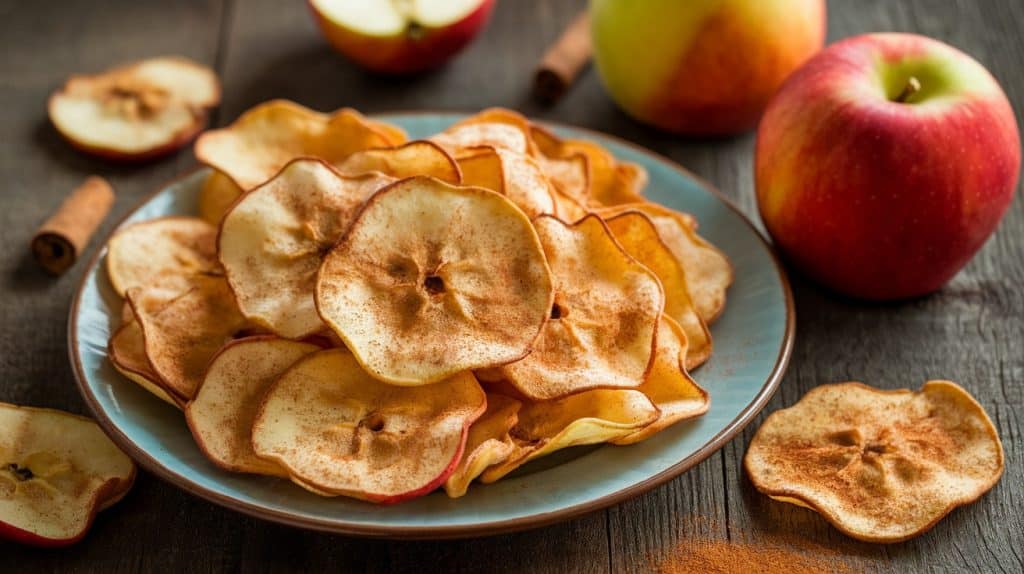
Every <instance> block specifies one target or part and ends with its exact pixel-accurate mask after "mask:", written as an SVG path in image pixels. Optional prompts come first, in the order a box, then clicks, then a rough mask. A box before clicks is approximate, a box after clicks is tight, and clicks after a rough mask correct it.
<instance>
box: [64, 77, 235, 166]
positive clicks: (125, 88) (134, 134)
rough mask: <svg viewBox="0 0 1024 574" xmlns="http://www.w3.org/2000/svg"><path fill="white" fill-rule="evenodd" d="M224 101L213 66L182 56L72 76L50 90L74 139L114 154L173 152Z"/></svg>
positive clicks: (133, 157)
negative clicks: (88, 74)
mask: <svg viewBox="0 0 1024 574" xmlns="http://www.w3.org/2000/svg"><path fill="white" fill-rule="evenodd" d="M219 102H220V84H219V83H218V81H217V76H216V74H214V72H213V70H211V69H209V68H207V67H206V66H202V65H200V64H197V63H196V62H193V61H191V60H188V59H185V58H181V57H163V58H153V59H150V60H143V61H141V62H136V63H133V64H128V65H125V66H120V67H117V68H113V69H111V70H107V71H106V72H103V73H100V74H97V75H93V76H72V77H71V78H70V79H68V81H67V83H66V84H64V87H63V88H61V89H60V90H59V91H57V92H55V93H54V94H53V95H52V96H50V101H49V105H48V107H49V114H50V120H51V121H52V122H53V125H54V126H55V127H56V128H57V131H58V132H60V134H61V135H62V136H63V137H64V139H66V140H67V141H68V142H69V143H70V144H71V145H73V146H75V147H76V148H78V149H80V150H82V151H85V152H89V153H92V154H95V155H99V156H103V157H106V158H109V159H119V160H129V161H132V160H144V159H150V158H154V157H157V156H160V155H164V154H167V153H170V152H172V151H174V150H176V149H178V148H180V147H182V146H183V145H185V144H186V143H188V142H189V141H190V140H191V139H192V138H193V137H195V136H196V134H198V133H199V132H200V131H202V130H203V128H204V127H206V119H207V110H209V109H210V108H212V107H214V106H216V105H217V104H218V103H219Z"/></svg>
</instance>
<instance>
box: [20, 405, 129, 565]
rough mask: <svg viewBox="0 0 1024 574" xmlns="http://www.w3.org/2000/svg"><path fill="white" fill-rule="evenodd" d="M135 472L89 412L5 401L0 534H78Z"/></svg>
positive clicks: (31, 539)
mask: <svg viewBox="0 0 1024 574" xmlns="http://www.w3.org/2000/svg"><path fill="white" fill-rule="evenodd" d="M134 480H135V464H134V463H133V462H132V460H131V459H130V458H128V457H127V456H126V455H125V454H124V453H123V452H121V451H120V450H118V448H117V447H116V446H114V443H112V442H110V439H108V438H107V436H106V435H105V434H103V431H102V430H100V428H99V427H98V426H97V425H96V423H95V422H93V421H92V420H90V419H87V418H85V417H80V416H77V415H73V414H71V413H66V412H62V411H57V410H52V409H38V408H32V407H19V406H15V405H11V404H7V403H0V538H4V539H8V540H14V541H16V542H22V543H26V544H34V545H37V546H65V545H68V544H72V543H74V542H77V541H78V540H80V539H81V538H82V537H83V536H85V533H86V531H87V530H88V529H89V526H90V525H91V524H92V520H93V518H94V517H95V515H96V512H98V511H100V510H103V509H105V508H107V507H109V506H111V505H113V504H114V503H116V502H117V501H119V500H120V499H121V498H122V497H124V495H125V494H126V493H127V492H128V489H130V488H131V486H132V483H133V482H134Z"/></svg>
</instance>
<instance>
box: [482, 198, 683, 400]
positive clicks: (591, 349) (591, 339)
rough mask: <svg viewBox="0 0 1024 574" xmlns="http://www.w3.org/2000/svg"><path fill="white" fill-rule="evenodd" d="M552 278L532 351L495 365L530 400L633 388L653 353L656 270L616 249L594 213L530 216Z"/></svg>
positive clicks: (658, 298) (658, 299) (659, 297)
mask: <svg viewBox="0 0 1024 574" xmlns="http://www.w3.org/2000/svg"><path fill="white" fill-rule="evenodd" d="M533 225H534V228H536V230H537V234H538V235H539V236H540V240H541V244H542V245H543V246H544V253H545V255H546V256H547V260H548V264H549V265H550V266H551V273H552V277H553V279H554V284H555V301H554V305H552V306H551V308H550V320H549V321H548V322H547V323H546V324H545V325H544V329H543V331H542V332H541V336H540V338H538V339H537V342H536V344H535V345H534V347H535V348H534V350H533V352H532V353H530V354H529V355H527V356H526V357H525V358H524V359H522V360H520V361H516V362H515V363H511V364H508V365H505V366H503V367H501V371H502V373H503V375H504V377H505V378H506V379H507V380H508V381H509V382H510V383H511V384H512V385H514V386H515V387H516V388H517V389H518V390H519V391H520V392H522V393H523V394H524V395H526V396H527V397H530V398H531V399H534V400H544V399H552V398H556V397H562V396H565V395H568V394H570V393H575V392H579V391H582V390H586V389H594V388H626V387H637V386H640V384H641V383H643V380H644V376H645V375H646V374H647V370H648V368H649V367H650V365H651V362H652V359H653V355H654V339H655V331H656V328H657V324H658V318H659V317H660V316H661V312H662V307H663V305H664V295H663V294H662V289H661V284H660V283H659V282H658V278H657V276H655V275H654V273H652V272H651V271H650V270H649V269H647V268H646V267H644V266H643V265H641V264H640V263H638V262H637V261H636V260H635V259H633V258H632V257H630V256H629V255H628V254H626V252H624V251H623V250H622V247H620V246H619V244H618V243H616V241H615V239H614V238H612V235H611V232H610V231H608V228H607V227H606V226H605V224H604V222H603V221H601V219H600V218H599V217H597V216H588V217H586V218H584V219H582V220H580V221H579V222H577V223H576V224H574V225H567V224H565V223H562V222H561V221H559V220H558V219H556V218H554V217H550V216H541V217H538V218H537V219H535V220H534V222H533Z"/></svg>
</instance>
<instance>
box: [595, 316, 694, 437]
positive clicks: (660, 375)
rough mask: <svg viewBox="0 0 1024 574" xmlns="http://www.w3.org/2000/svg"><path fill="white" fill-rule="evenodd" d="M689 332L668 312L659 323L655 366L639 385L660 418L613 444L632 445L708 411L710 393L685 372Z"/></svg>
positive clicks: (639, 388)
mask: <svg viewBox="0 0 1024 574" xmlns="http://www.w3.org/2000/svg"><path fill="white" fill-rule="evenodd" d="M686 357H687V355H686V334H685V333H683V330H682V328H681V327H680V326H679V325H678V324H677V323H676V322H675V321H673V320H672V318H671V317H669V316H667V315H662V316H661V321H660V322H659V323H658V345H657V347H656V348H655V350H654V367H652V368H651V372H650V373H648V374H647V378H646V379H645V380H644V384H642V385H640V386H639V387H637V390H638V391H640V392H641V393H643V394H644V395H646V396H647V398H649V399H650V400H651V402H652V403H654V406H656V407H658V411H660V413H659V416H658V418H657V419H656V420H655V421H654V422H652V423H651V424H649V425H647V426H645V427H643V428H642V429H640V430H638V431H636V432H634V433H632V434H628V435H626V436H624V437H621V438H616V439H613V440H611V441H610V442H611V443H612V444H618V445H626V444H633V443H637V442H640V441H642V440H645V439H647V438H650V437H651V436H653V435H654V434H656V433H659V432H661V431H663V430H665V429H666V428H668V427H670V426H672V425H674V424H676V423H677V422H679V421H682V420H686V419H691V418H693V417H697V416H700V415H702V414H704V413H706V412H708V408H709V407H710V405H711V402H710V400H709V398H708V393H707V391H705V390H704V389H702V388H700V386H698V385H697V383H695V382H694V381H693V379H691V378H690V375H688V374H687V373H686V368H685V367H684V366H683V365H684V363H685V362H686Z"/></svg>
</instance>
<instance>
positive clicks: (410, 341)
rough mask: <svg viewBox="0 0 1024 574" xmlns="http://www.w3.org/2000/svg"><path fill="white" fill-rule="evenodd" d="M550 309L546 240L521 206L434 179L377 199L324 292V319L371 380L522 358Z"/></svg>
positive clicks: (319, 300) (341, 248) (411, 182)
mask: <svg viewBox="0 0 1024 574" xmlns="http://www.w3.org/2000/svg"><path fill="white" fill-rule="evenodd" d="M551 301H552V288H551V276H550V271H549V270H548V266H547V263H546V262H545V259H544V253H543V251H542V249H541V245H540V241H539V240H538V238H537V233H536V232H535V231H534V229H533V226H532V225H531V224H530V221H529V219H527V217H526V215H524V214H523V212H522V211H521V210H519V208H517V207H516V206H515V205H514V204H513V203H512V202H510V201H509V200H508V199H506V198H505V197H503V196H501V195H499V194H497V193H494V192H492V191H488V190H485V189H480V188H471V187H454V186H450V185H447V184H445V183H444V182H442V181H439V180H436V179H432V178H424V177H415V178H409V179H404V180H401V181H399V182H397V183H395V184H393V185H392V186H390V187H388V188H385V189H384V190H381V191H380V192H378V193H377V194H376V195H374V196H373V197H372V198H371V199H370V200H369V201H368V202H367V204H366V207H365V208H364V209H363V211H362V213H361V214H360V215H359V217H358V218H357V219H356V221H355V222H354V223H353V224H352V226H351V227H350V228H349V230H348V232H347V233H346V234H345V236H344V237H343V238H342V240H341V241H340V242H338V245H337V246H335V247H334V249H332V250H331V252H330V253H328V254H327V256H326V257H325V258H324V262H323V265H322V267H321V268H320V274H319V276H318V278H317V284H316V304H317V309H318V310H319V312H320V315H321V317H323V319H324V321H325V322H326V323H327V324H328V325H329V326H330V327H331V328H332V329H333V330H334V331H335V332H336V333H337V334H338V335H339V336H340V337H341V339H342V340H343V341H344V342H345V345H346V346H347V347H348V348H349V349H351V350H352V353H353V354H354V355H355V356H356V358H357V359H358V360H359V362H360V364H362V365H363V367H364V368H365V369H366V370H367V371H368V372H370V373H371V374H372V375H373V376H374V377H377V378H378V379H380V380H383V381H387V382H390V383H393V384H398V385H423V384H427V383H431V382H434V381H439V380H442V379H445V378H447V377H450V376H452V375H453V374H455V373H458V372H460V371H465V370H469V369H477V368H485V367H492V366H496V365H500V364H504V363H508V362H510V361H515V360H517V359H520V358H522V357H523V356H525V355H526V354H527V353H529V352H530V349H531V346H532V344H533V342H534V340H535V339H536V338H537V335H538V333H539V332H540V330H541V327H542V326H543V324H544V322H545V319H546V317H547V314H548V312H549V310H550V309H551Z"/></svg>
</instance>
